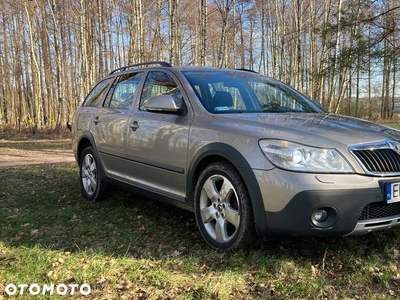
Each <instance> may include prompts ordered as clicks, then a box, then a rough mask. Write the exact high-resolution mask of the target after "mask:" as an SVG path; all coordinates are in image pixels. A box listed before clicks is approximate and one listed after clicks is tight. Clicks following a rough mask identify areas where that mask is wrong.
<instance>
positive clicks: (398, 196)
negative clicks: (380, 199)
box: [386, 182, 400, 203]
mask: <svg viewBox="0 0 400 300" xmlns="http://www.w3.org/2000/svg"><path fill="white" fill-rule="evenodd" d="M386 202H387V203H394V202H400V182H392V183H386Z"/></svg>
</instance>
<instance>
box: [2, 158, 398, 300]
mask: <svg viewBox="0 0 400 300" xmlns="http://www.w3.org/2000/svg"><path fill="white" fill-rule="evenodd" d="M0 182H1V185H0V219H1V220H2V222H1V225H0V242H2V243H4V244H6V245H8V246H9V247H11V248H17V247H25V248H30V249H34V248H35V247H40V248H44V249H49V250H55V251H58V252H62V253H66V252H71V253H74V254H75V253H76V254H79V253H89V254H93V255H97V254H100V255H101V257H104V259H106V258H107V257H115V258H122V259H124V258H126V259H129V260H134V261H135V263H136V264H139V266H137V268H138V269H140V270H145V271H143V272H145V273H144V274H146V276H147V277H146V280H147V281H149V282H150V283H148V284H149V285H152V286H154V285H157V284H158V283H157V282H158V280H167V279H165V278H161V279H157V278H156V279H154V278H153V277H152V276H155V275H154V272H156V271H153V269H152V268H153V267H152V262H156V268H158V267H159V268H162V269H163V270H162V272H164V273H163V274H175V275H176V274H177V273H179V274H183V275H182V276H183V277H181V278H182V279H181V280H187V278H191V280H192V282H191V285H190V286H189V287H188V289H189V290H188V295H189V294H190V295H192V296H193V295H194V296H193V297H194V298H196V297H197V296H196V295H197V294H199V295H203V296H202V297H203V299H206V298H208V297H211V296H212V295H211V294H212V293H213V292H210V290H212V289H210V288H208V287H207V286H208V284H209V281H210V280H211V281H212V282H218V280H221V279H219V278H220V277H218V276H222V278H223V279H224V280H226V277H225V276H228V277H229V278H230V280H231V281H230V282H229V284H228V287H227V289H228V291H227V292H226V293H228V294H229V293H230V292H229V290H230V289H235V288H233V287H232V288H231V287H230V285H233V286H235V284H236V283H235V282H236V281H235V280H236V279H235V278H236V277H238V278H242V279H241V280H242V283H241V284H239V283H238V288H237V290H235V294H234V296H235V297H236V299H248V297H250V296H251V298H253V299H261V298H263V297H264V296H265V297H267V296H268V297H270V296H274V295H275V296H276V295H278V294H279V293H280V294H279V295H281V298H279V297H277V298H276V299H284V298H292V299H293V297H294V298H296V297H300V298H309V299H312V298H314V297H317V296H318V297H322V296H324V297H328V298H335V297H337V296H338V295H344V294H343V293H345V294H346V295H347V296H348V297H350V298H351V297H353V296H355V295H358V294H360V293H365V291H366V289H368V294H370V295H375V294H376V295H378V294H380V293H382V292H385V293H386V292H387V291H388V286H390V287H397V288H398V287H399V285H400V278H399V280H398V281H397V277H396V276H397V275H396V272H398V270H400V265H399V262H398V258H399V251H398V249H399V248H400V234H399V230H391V231H387V232H381V233H376V234H375V233H374V234H369V235H366V236H356V237H344V238H342V237H338V238H313V237H311V238H310V237H280V238H274V239H270V238H265V239H264V240H263V241H262V242H261V243H260V244H258V245H257V246H255V247H253V248H251V249H247V250H243V251H236V252H231V253H221V252H218V251H214V250H212V249H211V248H209V247H208V246H207V245H206V244H205V242H204V241H203V240H202V238H201V236H200V234H199V232H198V229H197V227H196V223H195V219H194V215H193V214H192V213H190V212H187V211H184V210H181V209H178V208H175V207H172V206H169V205H167V204H164V203H161V202H158V201H154V200H151V199H148V198H145V197H142V196H139V195H136V194H132V193H128V192H125V191H122V190H117V191H116V192H115V193H114V194H113V195H112V196H111V197H110V198H109V199H108V200H107V201H104V202H99V203H96V202H90V201H86V200H84V198H83V197H82V196H81V193H80V187H79V176H78V168H77V166H76V165H75V164H63V165H51V166H31V167H23V168H12V169H5V170H2V172H0ZM0 250H1V249H0ZM0 258H1V253H0ZM0 264H1V259H0ZM104 264H107V262H104ZM377 266H378V267H377ZM135 268H136V267H135ZM376 270H378V271H376ZM115 272H116V275H115V276H119V275H118V274H119V272H122V271H120V270H117V271H115ZM123 272H127V271H123ZM99 274H101V273H99ZM230 274H232V275H230ZM381 274H382V275H381ZM387 274H389V275H387ZM97 276H99V275H97ZM131 276H133V275H131ZM135 276H137V277H135V278H136V279H135V280H137V278H140V276H143V275H141V274H139V275H135ZM165 276H167V275H165ZM168 276H169V275H168ZM385 276H386V277H385ZM214 277H215V280H214V279H213V278H214ZM152 278H153V279H152ZM185 278H186V279H185ZM196 278H202V281H201V282H200V283H199V282H198V283H196V282H197V279H196ZM152 280H153V281H154V282H153V281H152ZM237 280H239V279H237ZM354 281H358V282H361V283H360V285H357V286H351V287H350V288H349V287H345V285H346V284H347V283H348V282H353V283H354ZM168 282H169V283H168V284H172V283H171V282H170V281H168ZM93 284H94V285H95V284H97V283H93ZM199 284H200V286H199ZM334 285H339V286H341V287H343V289H344V290H345V291H341V290H337V289H336V288H335V289H333V288H332V286H334ZM242 288H243V290H241V289H242ZM139 289H141V288H139ZM190 289H192V290H190ZM210 293H211V294H210ZM276 293H278V294H276ZM310 293H313V294H312V295H310ZM210 295H211V296H210ZM200 298H201V297H200ZM200 298H199V299H200ZM382 299H387V298H382Z"/></svg>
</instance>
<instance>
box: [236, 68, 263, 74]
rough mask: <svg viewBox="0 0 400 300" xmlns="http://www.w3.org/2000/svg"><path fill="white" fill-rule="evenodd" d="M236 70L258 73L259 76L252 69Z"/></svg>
mask: <svg viewBox="0 0 400 300" xmlns="http://www.w3.org/2000/svg"><path fill="white" fill-rule="evenodd" d="M236 70H238V71H246V72H251V73H257V74H258V72H256V71H254V70H250V69H236Z"/></svg>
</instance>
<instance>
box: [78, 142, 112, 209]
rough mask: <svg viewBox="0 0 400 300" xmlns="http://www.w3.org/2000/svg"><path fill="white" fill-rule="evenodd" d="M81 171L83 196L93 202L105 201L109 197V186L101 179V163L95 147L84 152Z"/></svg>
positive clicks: (80, 166)
mask: <svg viewBox="0 0 400 300" xmlns="http://www.w3.org/2000/svg"><path fill="white" fill-rule="evenodd" d="M79 169H80V172H79V175H80V183H81V191H82V195H83V196H84V197H85V198H86V199H88V200H91V201H101V200H104V199H105V198H106V196H107V195H108V191H107V185H106V184H105V183H104V182H103V180H102V178H101V172H100V162H99V161H98V159H97V156H96V155H95V153H94V150H93V147H87V148H85V150H83V152H82V155H81V160H80V163H79Z"/></svg>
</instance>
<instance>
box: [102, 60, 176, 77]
mask: <svg viewBox="0 0 400 300" xmlns="http://www.w3.org/2000/svg"><path fill="white" fill-rule="evenodd" d="M149 65H160V66H161V67H172V65H171V64H170V63H167V62H166V61H149V62H144V63H140V64H134V65H128V66H125V67H121V68H118V69H115V70H114V71H112V72H110V74H109V75H111V74H114V73H117V72H123V71H126V70H128V69H133V68H135V67H140V66H149Z"/></svg>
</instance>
